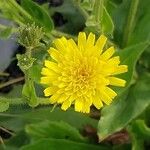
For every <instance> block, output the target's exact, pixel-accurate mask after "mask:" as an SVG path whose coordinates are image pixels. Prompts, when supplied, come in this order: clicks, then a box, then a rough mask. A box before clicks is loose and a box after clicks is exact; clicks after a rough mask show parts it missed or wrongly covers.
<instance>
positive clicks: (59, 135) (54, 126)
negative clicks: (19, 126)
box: [25, 121, 85, 142]
mask: <svg viewBox="0 0 150 150" xmlns="http://www.w3.org/2000/svg"><path fill="white" fill-rule="evenodd" d="M25 129H26V132H27V133H28V134H29V135H30V137H31V138H32V139H33V140H34V141H37V140H38V139H41V138H54V139H68V140H72V141H79V142H84V141H85V139H84V138H83V137H82V136H81V135H80V133H79V131H78V130H77V129H76V128H74V127H72V126H71V125H69V124H68V123H65V122H63V121H61V122H56V121H55V122H52V121H44V122H41V123H38V124H30V125H27V126H26V128H25Z"/></svg>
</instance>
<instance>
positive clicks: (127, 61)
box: [115, 42, 149, 95]
mask: <svg viewBox="0 0 150 150" xmlns="http://www.w3.org/2000/svg"><path fill="white" fill-rule="evenodd" d="M148 45H149V43H148V42H145V43H141V44H137V45H133V46H130V47H127V48H125V49H123V50H119V51H118V52H116V55H119V56H120V61H121V64H123V65H127V66H128V72H127V73H124V74H121V75H119V76H118V77H120V78H122V79H124V80H126V87H125V88H115V89H117V91H118V95H120V94H121V93H122V92H124V91H125V90H126V89H127V88H128V87H129V86H130V85H131V84H132V79H133V74H134V71H135V66H136V63H137V61H138V59H139V57H140V55H141V54H142V52H143V51H144V50H145V49H146V48H147V46H148Z"/></svg>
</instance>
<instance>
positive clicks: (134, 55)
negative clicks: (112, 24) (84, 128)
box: [98, 43, 148, 139]
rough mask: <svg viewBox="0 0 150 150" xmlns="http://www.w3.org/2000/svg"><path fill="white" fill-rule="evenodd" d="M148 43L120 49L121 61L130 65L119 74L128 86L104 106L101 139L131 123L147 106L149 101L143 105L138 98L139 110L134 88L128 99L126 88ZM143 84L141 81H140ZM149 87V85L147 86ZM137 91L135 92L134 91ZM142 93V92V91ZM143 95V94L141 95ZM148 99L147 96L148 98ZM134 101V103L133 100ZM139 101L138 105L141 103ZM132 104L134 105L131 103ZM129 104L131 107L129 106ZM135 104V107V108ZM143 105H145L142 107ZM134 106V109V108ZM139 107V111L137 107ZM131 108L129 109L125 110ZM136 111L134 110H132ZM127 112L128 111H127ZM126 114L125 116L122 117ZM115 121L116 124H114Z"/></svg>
mask: <svg viewBox="0 0 150 150" xmlns="http://www.w3.org/2000/svg"><path fill="white" fill-rule="evenodd" d="M147 45H148V43H142V44H137V45H135V46H131V47H129V48H126V49H124V50H122V51H119V52H118V54H117V55H119V56H120V58H121V63H122V64H126V65H128V72H127V73H125V74H123V75H121V76H119V77H121V78H123V79H125V80H126V81H127V84H126V88H122V89H120V90H118V97H117V98H116V99H115V100H114V102H113V103H112V104H111V105H109V106H107V107H105V108H103V110H102V117H101V119H100V121H99V125H98V134H99V137H100V139H104V138H106V137H107V136H108V135H110V134H112V133H114V132H115V131H118V130H120V129H122V128H123V127H124V126H125V125H126V124H127V123H129V122H130V121H131V120H132V119H134V118H135V117H136V116H137V115H139V114H140V113H141V112H142V111H143V110H144V109H145V107H146V106H147V103H146V101H145V104H144V105H142V101H141V99H142V98H140V97H139V98H137V99H136V100H137V102H138V103H140V102H141V104H140V105H141V111H140V110H138V109H139V108H138V107H137V106H136V104H135V103H134V101H133V100H134V99H135V97H133V96H132V94H133V93H132V91H134V90H132V91H131V92H130V93H129V96H128V98H127V99H125V96H126V93H125V92H126V90H127V89H128V87H129V86H130V85H131V81H132V78H133V72H134V70H135V65H136V62H137V60H138V58H139V56H140V54H141V53H142V52H143V51H144V49H145V48H146V47H147ZM139 84H141V82H140V83H139ZM146 88H148V87H146ZM146 88H144V89H136V88H135V89H136V90H137V91H138V92H140V90H141V91H143V90H147V89H146ZM117 89H118V88H117ZM134 93H135V92H134ZM140 93H142V92H140ZM140 96H142V95H140ZM144 98H145V97H144ZM146 99H147V98H146ZM130 101H131V102H132V101H133V103H131V102H130ZM138 103H137V105H139V104H138ZM131 104H132V105H131ZM128 106H129V107H128ZM134 106H135V108H134ZM142 106H143V107H142ZM133 108H134V109H133ZM136 108H137V111H135V109H136ZM125 109H129V110H125ZM132 111H134V112H132ZM125 112H126V113H125ZM122 116H124V117H122ZM111 122H113V123H114V124H112V123H111Z"/></svg>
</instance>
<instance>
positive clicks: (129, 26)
mask: <svg viewBox="0 0 150 150" xmlns="http://www.w3.org/2000/svg"><path fill="white" fill-rule="evenodd" d="M138 5H139V0H132V1H131V4H130V9H129V13H128V17H127V22H126V24H125V26H124V34H123V41H122V47H125V46H126V45H127V44H128V40H129V38H130V35H131V33H132V31H133V28H134V24H135V23H134V22H135V17H136V13H137V8H138Z"/></svg>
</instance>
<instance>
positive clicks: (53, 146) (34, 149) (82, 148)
mask: <svg viewBox="0 0 150 150" xmlns="http://www.w3.org/2000/svg"><path fill="white" fill-rule="evenodd" d="M41 149H42V150H48V149H50V150H60V149H61V150H67V149H69V150H91V149H92V150H108V149H110V150H111V147H109V146H108V147H106V146H101V145H91V144H85V143H77V142H73V141H69V140H63V139H42V140H39V141H37V142H36V143H33V144H31V145H27V146H24V147H22V148H21V150H41Z"/></svg>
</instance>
